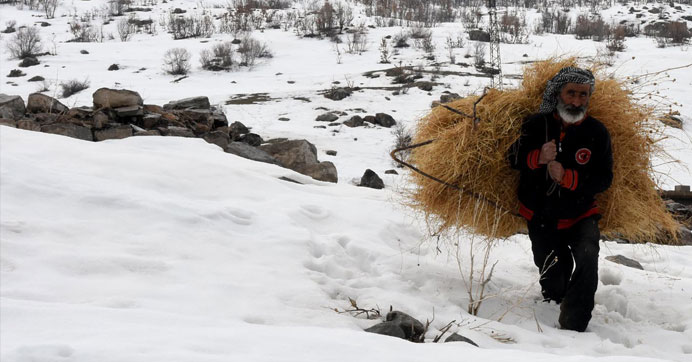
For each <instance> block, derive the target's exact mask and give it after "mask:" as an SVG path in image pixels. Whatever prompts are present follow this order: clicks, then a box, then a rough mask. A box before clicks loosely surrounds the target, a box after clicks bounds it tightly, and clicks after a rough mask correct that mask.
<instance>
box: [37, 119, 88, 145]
mask: <svg viewBox="0 0 692 362" xmlns="http://www.w3.org/2000/svg"><path fill="white" fill-rule="evenodd" d="M41 132H45V133H53V134H57V135H61V136H67V137H72V138H77V139H80V140H84V141H93V140H94V136H93V135H92V134H91V130H90V129H89V128H87V127H83V126H78V125H76V124H72V123H53V124H47V125H43V126H41Z"/></svg>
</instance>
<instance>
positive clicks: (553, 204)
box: [509, 114, 613, 222]
mask: <svg viewBox="0 0 692 362" xmlns="http://www.w3.org/2000/svg"><path fill="white" fill-rule="evenodd" d="M562 132H564V133H563V135H562V141H561V140H560V139H561V133H562ZM550 140H555V142H556V144H557V145H558V153H557V156H556V157H555V160H556V161H558V162H560V163H561V164H562V167H564V169H565V177H563V179H562V182H560V183H559V184H558V185H556V186H553V184H554V182H553V180H552V179H551V178H550V177H549V176H548V171H547V167H546V165H539V164H538V155H539V154H540V149H541V146H543V144H544V143H546V142H548V141H550ZM509 161H510V164H511V165H512V168H514V169H517V170H519V171H521V176H520V181H519V191H518V196H519V201H520V202H521V204H522V206H521V210H520V212H521V214H522V215H523V216H524V217H526V218H527V219H529V220H531V219H532V218H534V217H538V218H540V219H541V220H547V221H554V222H558V221H559V222H562V221H565V220H570V219H571V220H574V219H577V218H580V217H583V216H585V215H587V214H588V215H591V214H595V213H598V209H597V208H596V206H595V199H594V197H595V195H596V194H597V193H599V192H603V191H605V190H607V189H608V187H610V184H611V182H612V180H613V155H612V151H611V146H610V135H609V134H608V130H607V129H606V128H605V126H604V125H603V124H602V123H601V122H600V121H598V120H597V119H595V118H593V117H590V116H587V117H586V119H584V120H582V121H580V122H579V123H576V124H571V125H567V126H565V125H563V122H562V121H561V120H560V119H559V118H558V117H557V116H556V115H553V114H536V115H533V116H530V117H528V118H527V119H526V120H524V123H523V124H522V128H521V138H520V139H519V141H517V143H515V144H514V145H513V146H512V148H511V149H510V152H509ZM551 187H554V191H553V192H552V193H551V192H550V189H551Z"/></svg>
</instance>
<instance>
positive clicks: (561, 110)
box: [556, 100, 586, 124]
mask: <svg viewBox="0 0 692 362" xmlns="http://www.w3.org/2000/svg"><path fill="white" fill-rule="evenodd" d="M556 108H557V114H559V115H560V118H562V120H563V121H564V122H565V123H567V124H574V123H577V122H579V121H581V120H582V119H584V116H586V106H584V107H582V108H583V109H582V110H581V111H580V112H579V113H571V112H569V111H568V110H567V105H566V104H564V103H562V101H561V100H558V102H557V107H556Z"/></svg>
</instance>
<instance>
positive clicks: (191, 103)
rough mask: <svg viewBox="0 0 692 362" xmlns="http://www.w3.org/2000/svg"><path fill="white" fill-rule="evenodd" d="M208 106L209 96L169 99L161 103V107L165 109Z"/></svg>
mask: <svg viewBox="0 0 692 362" xmlns="http://www.w3.org/2000/svg"><path fill="white" fill-rule="evenodd" d="M210 108H211V104H209V98H208V97H205V96H202V97H191V98H184V99H179V100H177V101H170V102H168V103H166V104H164V105H163V109H165V110H174V109H210Z"/></svg>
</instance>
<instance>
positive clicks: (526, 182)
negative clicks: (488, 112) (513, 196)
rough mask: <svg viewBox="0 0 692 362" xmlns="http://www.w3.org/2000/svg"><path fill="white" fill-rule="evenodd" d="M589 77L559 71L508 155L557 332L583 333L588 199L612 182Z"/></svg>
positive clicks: (593, 226) (592, 212)
mask: <svg viewBox="0 0 692 362" xmlns="http://www.w3.org/2000/svg"><path fill="white" fill-rule="evenodd" d="M594 84H595V79H594V76H593V74H591V72H590V71H588V70H584V69H579V68H575V67H567V68H563V69H562V70H560V71H559V72H558V74H557V75H555V76H554V77H553V78H552V79H551V80H550V81H549V82H548V84H547V87H546V89H545V93H544V94H543V103H542V104H541V107H540V110H539V113H538V114H535V115H532V116H530V117H528V118H527V119H526V120H525V121H524V123H523V125H522V129H521V137H520V139H519V141H517V143H516V144H514V146H512V149H511V150H510V154H509V159H510V163H511V165H512V167H513V168H515V169H518V170H519V171H520V172H521V176H520V182H519V190H518V196H519V201H520V214H521V215H522V216H523V217H524V218H526V220H527V226H528V230H529V238H530V239H531V249H532V251H533V260H534V263H535V264H536V266H537V267H538V269H539V272H540V285H541V288H542V290H541V292H542V294H543V297H544V298H545V299H544V300H545V301H555V302H556V303H558V304H560V317H559V322H560V326H561V328H563V329H570V330H575V331H580V332H582V331H584V330H586V326H587V325H588V324H589V321H590V320H591V311H592V310H593V307H594V294H595V293H596V286H597V284H598V251H599V246H598V240H599V238H600V231H599V229H598V220H599V219H600V217H601V216H600V214H599V210H598V207H597V206H596V202H595V198H594V197H595V195H596V194H597V193H599V192H603V191H605V190H606V189H608V187H609V186H610V184H611V181H612V179H613V172H612V168H613V157H612V153H611V147H610V135H609V134H608V130H607V129H606V128H605V126H603V124H602V123H601V122H600V121H598V120H597V119H595V118H593V117H590V116H589V115H588V114H587V113H586V110H587V107H588V105H589V98H590V97H591V94H592V93H593V90H594Z"/></svg>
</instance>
